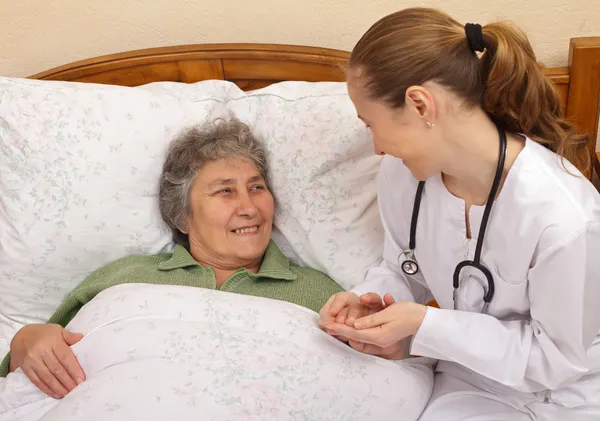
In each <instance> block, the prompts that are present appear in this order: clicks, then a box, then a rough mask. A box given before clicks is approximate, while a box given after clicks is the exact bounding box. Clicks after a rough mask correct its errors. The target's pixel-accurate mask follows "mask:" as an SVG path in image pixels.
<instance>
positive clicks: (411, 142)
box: [347, 73, 440, 180]
mask: <svg viewBox="0 0 600 421" xmlns="http://www.w3.org/2000/svg"><path fill="white" fill-rule="evenodd" d="M347 85H348V94H349V96H350V99H351V101H352V103H353V104H354V107H355V108H356V111H357V114H358V117H359V118H360V119H361V120H362V121H363V122H364V123H365V124H366V125H367V127H369V128H370V129H371V132H372V133H373V142H374V149H375V153H376V154H379V155H384V154H388V155H392V156H395V157H396V158H400V159H402V160H403V162H404V165H406V167H407V168H408V169H409V170H410V171H411V173H412V174H413V176H414V177H415V178H416V179H418V180H425V179H426V178H428V177H430V176H431V175H433V174H435V173H437V172H439V170H440V165H439V164H440V163H439V158H440V156H439V155H440V150H439V146H440V145H439V144H438V142H439V139H438V137H439V136H436V133H435V132H436V130H434V129H433V128H431V127H430V126H429V125H428V124H427V123H426V121H428V120H427V118H425V117H424V116H423V112H424V110H423V109H422V107H423V104H420V103H419V101H417V102H413V101H412V100H411V101H407V103H406V104H405V105H404V106H403V107H401V108H396V109H394V108H391V107H390V106H389V105H388V104H386V103H385V102H383V101H378V100H374V99H372V98H370V97H369V95H368V93H367V91H366V90H365V88H364V86H363V84H362V83H361V79H360V77H356V76H354V75H353V74H352V73H350V74H349V78H348V82H347ZM420 107H421V108H420ZM438 132H439V130H438Z"/></svg>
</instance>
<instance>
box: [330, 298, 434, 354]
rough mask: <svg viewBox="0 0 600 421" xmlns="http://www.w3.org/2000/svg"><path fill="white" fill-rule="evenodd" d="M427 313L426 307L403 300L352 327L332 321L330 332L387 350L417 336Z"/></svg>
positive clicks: (357, 322) (358, 320)
mask: <svg viewBox="0 0 600 421" xmlns="http://www.w3.org/2000/svg"><path fill="white" fill-rule="evenodd" d="M426 313H427V307H426V306H424V305H421V304H417V303H414V302H410V301H401V302H397V303H393V304H391V305H389V306H387V307H386V308H385V309H383V310H381V311H379V312H377V313H373V314H369V315H367V316H364V317H361V318H360V319H357V320H355V321H354V326H352V327H351V326H347V325H346V324H344V323H336V322H330V323H328V324H327V330H328V331H329V332H331V334H335V335H340V336H343V337H345V338H348V339H349V340H352V341H356V342H361V343H363V344H369V345H374V346H377V347H379V348H382V349H388V348H390V347H397V346H399V345H398V343H399V342H400V341H401V340H402V339H404V338H406V337H408V336H411V335H414V334H416V333H417V331H418V330H419V327H420V326H421V323H422V322H423V319H424V318H425V314H426Z"/></svg>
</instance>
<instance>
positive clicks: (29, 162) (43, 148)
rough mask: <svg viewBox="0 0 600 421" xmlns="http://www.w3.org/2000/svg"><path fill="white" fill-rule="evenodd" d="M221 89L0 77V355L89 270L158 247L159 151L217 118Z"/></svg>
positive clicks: (161, 230) (161, 237) (165, 241)
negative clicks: (163, 89)
mask: <svg viewBox="0 0 600 421" xmlns="http://www.w3.org/2000/svg"><path fill="white" fill-rule="evenodd" d="M226 87H227V86H224V85H223V84H221V83H207V84H205V85H204V87H203V92H204V98H203V99H199V100H198V101H197V102H189V101H183V100H180V99H178V98H176V97H173V96H170V95H165V94H159V93H156V94H155V93H153V92H151V90H148V89H144V88H143V87H142V88H123V87H116V86H106V85H91V84H83V83H62V82H41V81H33V80H24V79H6V78H0V212H1V213H0V355H3V354H4V352H5V351H7V349H8V344H9V341H10V340H11V339H12V337H13V336H14V333H15V332H16V330H18V329H19V328H20V327H22V326H23V325H24V324H27V323H40V322H45V321H46V320H47V319H48V318H49V316H50V315H51V314H52V313H53V312H54V310H55V309H56V307H57V306H58V305H59V304H60V303H61V302H62V301H63V299H64V297H65V295H66V294H67V293H68V292H69V291H70V290H71V289H72V288H73V287H74V286H75V285H77V284H79V283H80V282H81V281H82V280H83V279H84V278H85V277H86V276H87V275H88V274H89V273H90V272H92V271H93V270H95V269H97V268H98V267H100V266H102V265H104V264H106V263H108V262H110V261H113V260H115V259H117V258H119V257H123V256H125V255H129V254H144V253H158V252H160V251H161V250H166V249H168V248H169V246H170V244H171V235H170V232H169V230H168V229H167V228H166V226H165V225H164V223H163V222H162V219H161V217H160V214H159V211H158V203H157V202H158V200H157V187H158V178H159V175H160V173H161V170H162V164H163V161H164V157H165V152H166V147H167V145H168V143H169V141H170V140H171V138H172V137H173V136H174V134H175V133H176V132H178V131H179V130H181V129H182V128H184V127H185V126H186V125H189V124H192V123H194V122H197V121H202V120H206V119H209V118H216V117H219V116H224V115H226V112H225V105H224V104H225V99H226V97H227V95H228V93H227V90H226V89H223V88H226Z"/></svg>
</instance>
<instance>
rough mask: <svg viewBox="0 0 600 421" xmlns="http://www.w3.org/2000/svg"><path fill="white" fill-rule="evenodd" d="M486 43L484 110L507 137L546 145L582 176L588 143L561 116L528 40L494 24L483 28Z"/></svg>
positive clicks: (586, 164) (506, 26)
mask: <svg viewBox="0 0 600 421" xmlns="http://www.w3.org/2000/svg"><path fill="white" fill-rule="evenodd" d="M483 40H484V45H485V48H486V51H485V53H484V54H483V56H482V57H481V62H482V72H483V78H484V83H485V89H484V92H483V98H482V106H483V109H484V110H485V111H486V112H488V113H489V114H491V115H493V116H494V117H495V118H496V119H497V120H499V121H501V122H502V123H503V124H504V126H505V127H506V129H507V130H508V131H512V132H519V133H523V134H525V135H526V136H528V137H529V138H531V139H533V140H535V141H537V142H538V143H541V144H543V145H545V146H546V147H547V148H549V149H550V150H552V151H553V152H555V153H557V154H558V155H560V156H561V157H564V158H565V159H567V160H569V161H570V162H571V163H572V164H573V165H575V166H576V167H577V168H578V169H579V170H580V171H582V172H586V171H587V170H589V168H590V165H591V161H590V157H589V154H588V153H587V148H586V143H587V138H586V136H582V135H578V134H576V132H575V128H574V127H573V125H572V124H571V123H570V122H569V121H568V120H567V119H566V118H565V117H564V116H563V112H562V110H561V106H560V97H559V95H558V93H557V91H556V89H555V87H554V85H553V83H552V81H551V80H550V79H549V78H548V77H547V76H546V75H545V74H544V72H543V69H542V66H541V65H540V64H538V62H537V60H536V57H535V54H534V52H533V49H532V47H531V44H530V43H529V41H528V40H527V37H526V36H525V34H524V33H523V32H522V31H520V30H519V29H517V28H515V27H513V26H511V25H509V24H506V23H492V24H489V25H486V26H484V27H483Z"/></svg>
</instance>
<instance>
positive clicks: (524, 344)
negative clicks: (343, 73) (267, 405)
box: [320, 9, 600, 421]
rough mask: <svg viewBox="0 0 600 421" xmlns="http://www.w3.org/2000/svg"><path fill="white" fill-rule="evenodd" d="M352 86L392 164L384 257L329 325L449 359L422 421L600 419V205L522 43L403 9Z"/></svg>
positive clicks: (360, 345) (390, 349) (373, 38)
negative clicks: (429, 304) (583, 174)
mask: <svg viewBox="0 0 600 421" xmlns="http://www.w3.org/2000/svg"><path fill="white" fill-rule="evenodd" d="M480 53H481V54H480ZM348 92H349V94H350V98H351V100H352V102H353V103H354V105H355V107H356V110H357V113H358V116H359V118H361V119H362V120H363V121H364V122H365V124H366V125H367V126H369V127H370V128H371V131H372V133H373V137H374V143H375V151H376V153H378V154H382V155H386V156H385V158H384V160H383V163H382V167H381V173H380V179H379V203H380V211H381V216H382V219H383V224H384V227H385V231H386V237H385V248H384V260H383V262H382V264H381V265H380V266H379V267H376V268H373V269H372V270H370V271H369V273H368V274H367V277H366V280H365V282H364V283H363V284H361V285H359V286H358V287H357V288H355V289H354V290H353V291H351V292H341V293H338V294H336V295H334V296H333V297H331V298H330V300H329V301H328V302H327V304H326V305H325V306H324V307H323V309H322V310H321V320H320V323H321V325H322V326H323V327H324V328H326V329H327V330H328V331H329V332H330V333H331V334H333V335H336V336H339V337H342V338H344V339H348V340H349V341H350V344H351V345H352V346H353V347H355V348H356V349H358V350H360V351H363V352H367V353H372V354H378V355H381V356H384V357H387V358H399V357H401V355H403V354H402V352H400V351H401V348H402V344H403V343H405V344H406V341H405V339H409V340H411V343H410V353H411V354H412V355H420V356H426V357H431V358H435V359H438V360H439V363H438V366H437V373H436V385H435V389H434V391H433V395H432V397H431V400H430V403H429V406H428V408H427V409H426V410H425V412H424V413H423V415H422V419H423V420H427V421H428V420H444V421H452V420H467V419H468V420H475V419H477V420H499V419H502V420H532V419H534V420H545V421H548V420H588V419H589V420H592V419H594V420H599V419H600V337H599V336H598V332H599V329H600V197H599V195H598V192H597V191H596V190H595V188H594V187H593V186H592V184H591V183H590V182H589V181H588V180H587V179H586V178H585V177H583V176H582V174H581V172H580V170H587V169H588V168H589V165H590V164H589V156H588V155H587V153H586V151H585V139H584V138H582V137H581V136H578V135H577V134H576V133H575V130H574V128H573V127H572V126H571V125H570V124H569V123H568V122H567V121H566V120H565V118H564V117H563V115H562V114H561V110H560V105H559V97H558V95H557V93H556V92H555V91H554V89H553V86H552V84H551V81H550V80H549V79H547V78H546V77H545V76H544V74H543V72H542V70H541V68H540V66H539V65H538V63H537V61H536V58H535V55H534V53H533V50H532V47H531V45H530V44H529V42H528V40H527V38H526V36H525V35H524V34H523V33H522V32H520V31H519V30H518V29H516V28H514V27H512V26H510V25H508V24H502V23H493V24H489V25H486V26H484V27H483V28H482V27H481V26H480V25H475V24H467V25H465V26H463V25H461V24H459V23H458V22H457V21H455V20H454V19H452V18H450V17H449V16H447V15H446V14H444V13H442V12H440V11H436V10H430V9H407V10H403V11H400V12H397V13H394V14H392V15H389V16H387V17H385V18H383V19H381V20H380V21H379V22H377V23H376V24H375V25H373V26H372V27H371V28H370V29H369V30H368V32H367V33H366V34H365V35H364V36H363V37H362V39H361V40H360V41H359V42H358V44H357V45H356V47H355V48H354V51H353V52H352V56H351V58H350V62H349V71H348ZM382 297H383V305H384V306H385V308H384V309H381V307H382ZM431 299H435V300H436V301H437V303H438V304H439V306H440V308H439V309H438V308H434V307H427V306H426V305H425V304H426V303H427V302H429V301H430V300H431Z"/></svg>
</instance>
